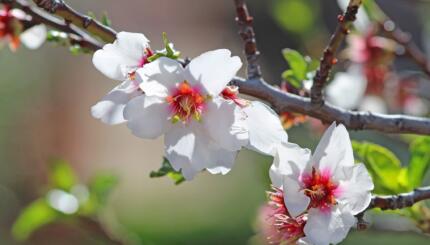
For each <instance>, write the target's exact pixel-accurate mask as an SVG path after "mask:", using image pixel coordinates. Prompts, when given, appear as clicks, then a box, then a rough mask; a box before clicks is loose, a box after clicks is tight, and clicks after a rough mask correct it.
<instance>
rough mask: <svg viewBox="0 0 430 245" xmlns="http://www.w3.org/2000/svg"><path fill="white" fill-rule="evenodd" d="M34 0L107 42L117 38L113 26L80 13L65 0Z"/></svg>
mask: <svg viewBox="0 0 430 245" xmlns="http://www.w3.org/2000/svg"><path fill="white" fill-rule="evenodd" d="M33 2H34V3H35V4H37V6H39V7H40V8H42V9H44V10H45V11H48V12H49V13H51V14H54V15H56V16H59V17H61V18H63V19H64V20H65V22H66V23H71V24H73V25H75V26H77V27H79V28H81V29H84V30H86V31H87V32H88V33H91V34H93V35H94V36H96V37H99V38H100V39H102V40H103V41H105V42H113V41H114V40H115V38H116V32H115V31H114V30H113V29H112V28H110V27H108V26H105V25H103V24H102V23H100V22H99V21H97V20H94V19H93V18H91V17H90V16H88V15H83V14H81V13H79V12H78V11H76V10H74V9H73V8H71V7H70V6H69V5H67V4H66V3H65V2H64V1H63V0H33Z"/></svg>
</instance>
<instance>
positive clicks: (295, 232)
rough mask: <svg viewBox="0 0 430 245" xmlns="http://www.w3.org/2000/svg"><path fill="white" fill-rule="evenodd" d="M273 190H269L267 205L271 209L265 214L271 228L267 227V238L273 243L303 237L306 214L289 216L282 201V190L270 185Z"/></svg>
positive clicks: (292, 241) (286, 242) (291, 242)
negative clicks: (294, 216)
mask: <svg viewBox="0 0 430 245" xmlns="http://www.w3.org/2000/svg"><path fill="white" fill-rule="evenodd" d="M272 188H273V190H274V191H273V192H269V200H270V201H269V205H270V207H271V211H270V212H269V213H268V214H267V216H268V217H266V220H267V221H268V222H269V225H270V226H272V227H271V228H273V230H272V229H270V228H269V229H268V231H269V234H267V235H268V239H269V241H270V242H271V243H275V244H294V243H295V242H296V241H297V240H299V239H300V238H302V237H304V236H305V234H304V231H303V229H304V227H305V225H306V221H307V216H306V214H302V215H299V216H298V217H296V218H293V217H291V215H290V214H289V213H288V209H287V207H286V206H285V203H284V192H283V191H282V190H281V189H279V188H276V187H272Z"/></svg>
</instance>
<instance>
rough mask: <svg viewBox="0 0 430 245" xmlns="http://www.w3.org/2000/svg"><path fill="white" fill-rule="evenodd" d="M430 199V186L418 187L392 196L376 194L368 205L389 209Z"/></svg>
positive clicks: (408, 205) (404, 206)
mask: <svg viewBox="0 0 430 245" xmlns="http://www.w3.org/2000/svg"><path fill="white" fill-rule="evenodd" d="M427 199H430V186H427V187H421V188H417V189H415V190H413V191H411V192H407V193H401V194H397V195H390V196H374V197H372V201H371V203H370V205H369V207H368V209H372V208H380V209H382V210H387V209H391V210H394V209H402V208H407V207H411V206H413V205H414V204H415V203H417V202H419V201H423V200H427Z"/></svg>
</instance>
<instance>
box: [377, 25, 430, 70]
mask: <svg viewBox="0 0 430 245" xmlns="http://www.w3.org/2000/svg"><path fill="white" fill-rule="evenodd" d="M380 25H381V26H382V30H384V32H385V33H386V34H387V35H388V36H389V37H391V38H392V39H394V40H395V41H396V42H397V43H399V44H400V45H402V46H403V47H404V49H405V54H406V55H408V56H409V57H410V58H411V59H412V60H413V61H414V62H415V63H416V64H417V65H418V66H419V67H420V68H421V69H422V70H423V72H424V73H425V74H427V76H430V62H429V60H428V59H427V56H426V55H425V54H424V52H423V51H421V50H420V48H418V46H417V45H416V43H415V42H414V41H413V40H412V37H411V35H410V34H409V33H407V32H404V31H402V30H401V29H400V28H399V27H398V26H397V25H396V24H395V23H394V22H393V21H392V20H390V19H387V20H386V21H384V22H381V23H380Z"/></svg>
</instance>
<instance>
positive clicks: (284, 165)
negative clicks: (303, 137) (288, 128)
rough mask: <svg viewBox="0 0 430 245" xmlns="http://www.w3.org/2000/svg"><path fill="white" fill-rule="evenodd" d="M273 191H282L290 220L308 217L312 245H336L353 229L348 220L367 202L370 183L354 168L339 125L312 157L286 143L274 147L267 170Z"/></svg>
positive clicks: (307, 233)
mask: <svg viewBox="0 0 430 245" xmlns="http://www.w3.org/2000/svg"><path fill="white" fill-rule="evenodd" d="M270 177H271V179H272V183H273V185H274V186H275V187H278V188H282V190H283V191H284V202H285V205H286V207H287V209H288V211H289V213H290V215H292V216H293V217H296V216H298V215H301V214H303V213H304V212H306V213H307V214H308V220H307V222H306V225H305V227H304V233H305V236H306V239H307V240H309V241H310V242H311V243H312V244H317V245H320V244H321V245H324V244H336V243H339V242H340V241H342V240H343V239H344V238H345V237H346V235H347V233H348V231H349V229H350V228H351V227H352V226H353V225H354V224H355V221H356V220H355V217H354V215H356V214H358V213H360V212H362V211H364V210H365V209H366V207H367V206H368V205H369V203H370V200H371V193H370V191H371V190H373V187H374V186H373V182H372V179H371V178H370V175H369V173H368V172H367V170H366V168H365V166H364V165H363V164H355V163H354V156H353V152H352V146H351V141H350V139H349V135H348V132H347V130H346V129H345V127H344V126H343V125H339V126H337V127H336V124H335V123H333V124H332V125H331V126H330V127H329V128H328V129H327V131H326V132H325V134H324V136H323V137H322V139H321V141H320V143H319V144H318V146H317V148H316V150H315V152H314V154H313V155H312V156H311V153H310V151H309V150H307V149H302V148H300V147H299V146H297V145H294V144H291V143H284V144H283V145H282V147H280V149H279V151H278V154H277V155H276V157H275V159H274V163H273V165H272V167H271V169H270Z"/></svg>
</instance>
